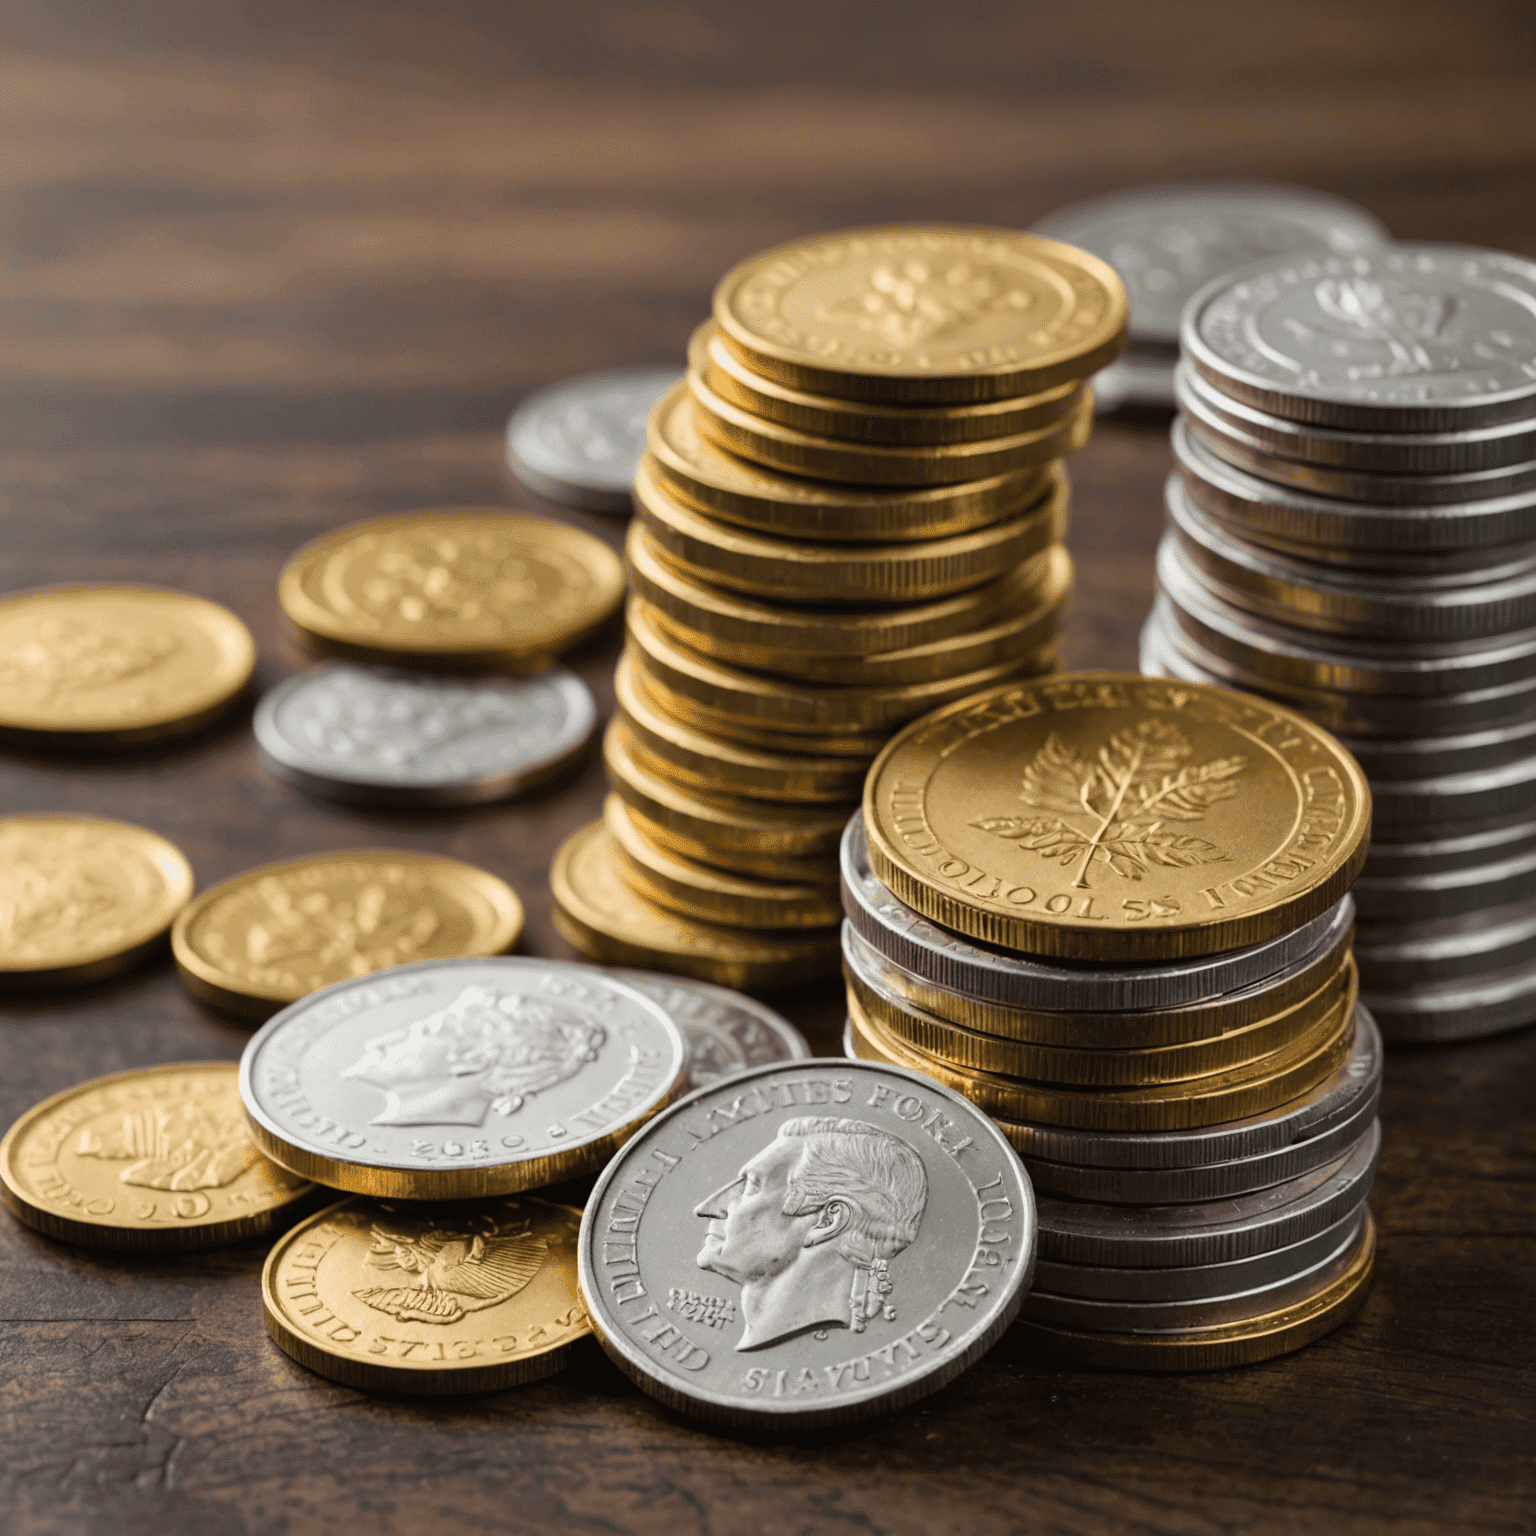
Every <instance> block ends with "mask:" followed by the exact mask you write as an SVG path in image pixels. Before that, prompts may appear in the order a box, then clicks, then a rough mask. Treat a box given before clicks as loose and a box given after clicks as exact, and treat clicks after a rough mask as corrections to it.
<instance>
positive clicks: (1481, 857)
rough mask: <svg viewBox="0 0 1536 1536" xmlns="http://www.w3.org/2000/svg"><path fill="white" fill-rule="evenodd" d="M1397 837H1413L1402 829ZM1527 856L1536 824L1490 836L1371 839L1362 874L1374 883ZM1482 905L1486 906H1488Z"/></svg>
mask: <svg viewBox="0 0 1536 1536" xmlns="http://www.w3.org/2000/svg"><path fill="white" fill-rule="evenodd" d="M1419 830H1420V831H1425V830H1434V831H1437V832H1438V831H1439V830H1440V829H1439V828H1437V827H1432V826H1431V827H1427V828H1426V827H1421V828H1420V829H1419ZM1398 835H1399V836H1400V837H1403V838H1405V839H1407V838H1412V837H1413V835H1414V834H1413V831H1412V829H1408V830H1406V831H1404V830H1402V829H1399V833H1398ZM1527 852H1536V821H1517V822H1514V823H1512V824H1509V825H1505V824H1503V823H1501V824H1500V825H1499V826H1497V827H1494V828H1493V829H1492V830H1491V831H1487V832H1473V833H1469V834H1467V835H1465V836H1461V837H1435V838H1431V839H1425V840H1422V841H1406V840H1405V841H1396V840H1394V841H1392V842H1386V841H1383V840H1382V839H1381V838H1378V837H1376V836H1372V838H1371V851H1370V853H1369V854H1368V855H1367V856H1366V860H1365V869H1364V871H1363V874H1364V875H1366V876H1367V877H1370V878H1372V879H1374V878H1376V877H1378V876H1383V875H1394V876H1395V875H1431V874H1439V873H1441V872H1448V871H1450V870H1454V869H1473V868H1477V867H1479V866H1482V865H1485V864H1493V863H1497V862H1499V861H1500V860H1503V859H1508V858H1514V857H1515V856H1516V855H1517V854H1523V853H1527ZM1482 905H1483V906H1487V902H1483V903H1482Z"/></svg>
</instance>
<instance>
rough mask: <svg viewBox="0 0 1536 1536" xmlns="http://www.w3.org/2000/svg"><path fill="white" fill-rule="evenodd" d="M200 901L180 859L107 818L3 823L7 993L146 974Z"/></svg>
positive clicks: (0, 867)
mask: <svg viewBox="0 0 1536 1536" xmlns="http://www.w3.org/2000/svg"><path fill="white" fill-rule="evenodd" d="M191 895H192V869H191V866H190V865H189V864H188V863H187V861H186V859H185V858H184V857H183V856H182V854H181V852H180V850H179V849H177V848H175V847H173V846H172V845H171V844H170V843H168V842H166V840H165V839H164V838H163V837H157V836H156V835H155V834H154V833H153V832H149V831H146V830H145V829H144V828H143V827H135V826H131V825H129V823H127V822H125V821H107V820H105V819H104V818H102V817H99V816H46V815H44V816H4V817H0V990H3V991H20V990H23V989H30V988H33V987H58V986H71V985H74V984H75V983H78V982H86V981H95V980H98V979H99V978H101V977H103V976H110V975H112V974H113V973H114V972H116V971H121V970H126V969H127V968H128V967H129V966H131V965H135V964H137V963H138V962H139V961H140V960H141V959H143V958H144V956H145V955H146V954H148V953H149V951H150V950H151V949H153V948H154V946H155V945H157V944H159V943H160V942H161V941H162V940H163V939H164V937H165V934H166V931H167V929H169V928H170V926H171V924H172V922H174V921H175V918H176V914H177V913H178V912H180V911H181V909H182V908H183V907H184V906H186V904H187V902H188V900H189V899H190V898H191Z"/></svg>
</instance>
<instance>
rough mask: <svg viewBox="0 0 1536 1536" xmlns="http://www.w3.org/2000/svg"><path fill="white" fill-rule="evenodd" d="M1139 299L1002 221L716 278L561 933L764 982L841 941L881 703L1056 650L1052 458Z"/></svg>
mask: <svg viewBox="0 0 1536 1536" xmlns="http://www.w3.org/2000/svg"><path fill="white" fill-rule="evenodd" d="M1125 318H1126V304H1125V295H1124V290H1123V289H1122V288H1121V286H1120V283H1119V280H1118V279H1117V278H1116V277H1115V275H1114V273H1113V272H1112V271H1111V270H1110V269H1109V268H1108V267H1107V266H1106V265H1105V264H1104V263H1102V262H1100V261H1098V260H1097V259H1095V258H1094V257H1092V256H1088V255H1086V254H1084V253H1082V252H1080V251H1076V250H1073V249H1072V248H1071V247H1068V246H1063V245H1059V244H1057V243H1055V242H1053V241H1048V240H1042V239H1040V238H1038V237H1035V236H1030V235H1022V234H1014V233H1009V232H1005V231H994V230H978V229H950V228H942V227H937V228H918V227H914V228H899V229H883V230H869V231H863V232H859V233H854V234H848V235H835V236H828V237H825V238H821V239H815V240H807V241H802V242H799V243H797V244H795V245H791V246H785V247H782V248H780V249H778V250H774V251H769V252H767V253H766V254H764V255H761V256H757V257H754V258H752V259H751V260H749V261H746V262H744V263H742V264H741V265H740V266H738V267H736V268H735V269H734V270H733V271H731V272H729V273H728V274H727V275H726V276H725V277H724V278H723V279H722V281H721V283H720V285H719V287H718V288H717V289H716V292H715V300H714V318H713V320H712V321H710V322H709V323H707V324H705V325H704V326H702V327H701V328H700V329H699V330H698V331H697V332H696V333H695V335H694V337H693V341H692V344H691V346H690V350H689V363H690V368H689V372H688V376H687V379H686V382H685V383H684V384H683V385H680V386H678V387H677V388H675V389H673V390H672V391H671V392H670V393H669V394H667V395H666V396H665V397H663V399H662V400H661V401H660V402H659V403H658V405H657V407H656V409H655V410H654V411H653V413H652V415H651V419H650V427H649V436H650V447H649V451H648V452H647V454H646V455H645V457H644V458H643V459H642V461H641V464H640V468H639V472H638V475H637V478H636V482H635V502H636V508H637V512H638V516H637V518H636V520H635V521H634V523H633V524H632V525H631V528H630V535H629V544H628V550H627V554H628V566H629V575H630V582H631V586H632V589H633V595H632V597H631V599H630V603H629V608H628V630H627V638H628V644H627V646H626V649H625V652H624V655H623V658H622V659H621V661H620V664H619V668H618V673H617V677H616V692H617V695H618V701H619V714H618V716H617V718H616V719H615V721H614V723H613V725H612V726H611V727H610V729H609V732H608V735H607V739H606V741H605V744H604V751H605V756H606V761H607V767H608V773H609V777H610V779H611V781H612V784H613V788H614V795H613V797H612V798H611V799H610V801H609V803H608V806H607V808H606V811H605V816H604V822H603V826H602V829H601V830H594V829H587V830H586V831H584V832H582V833H579V834H578V835H577V838H576V839H573V840H572V842H571V843H570V844H568V845H567V848H566V849H564V850H562V851H561V854H560V855H558V856H557V859H556V866H555V871H554V876H553V879H554V883H555V886H556V895H557V900H558V903H559V911H560V914H561V920H562V926H563V927H564V929H565V931H566V932H567V934H568V935H569V936H570V937H571V938H572V940H573V942H575V943H577V944H578V945H579V946H580V947H581V948H582V949H583V950H585V952H587V953H588V954H592V955H594V956H596V957H598V958H601V959H608V960H620V961H625V962H627V963H632V964H633V963H646V960H645V956H646V955H647V954H649V956H650V960H649V963H652V964H658V963H659V964H663V965H666V966H668V967H670V968H672V969H676V970H685V971H690V972H692V973H694V974H700V975H705V976H709V977H713V978H714V979H717V980H724V981H727V982H729V983H730V984H732V985H737V986H746V987H753V986H774V985H784V984H785V983H787V982H804V981H809V980H814V979H815V978H816V976H817V974H818V973H820V974H827V973H829V972H832V971H835V967H836V963H837V936H836V935H837V928H836V924H837V921H838V917H839V911H840V908H839V901H838V894H837V844H838V838H839V836H840V834H841V831H842V827H843V825H844V823H845V822H846V820H847V817H848V813H849V811H850V809H851V808H852V807H853V806H854V805H855V804H856V803H857V798H858V794H859V789H860V785H861V783H862V780H863V776H864V771H865V769H866V768H867V767H868V765H869V763H870V762H871V761H872V759H873V758H874V756H875V754H876V753H877V752H878V751H879V750H880V748H881V746H882V745H883V744H884V742H885V741H886V739H887V738H888V737H889V735H890V733H891V732H892V731H893V730H894V729H896V728H897V727H898V726H900V725H902V724H903V723H905V722H906V721H908V720H910V719H912V718H914V717H915V716H917V715H919V714H922V713H923V712H924V711H925V710H928V709H931V708H933V707H935V706H936V705H939V704H942V703H944V702H946V701H948V700H951V699H956V698H960V697H963V696H965V695H967V694H969V693H973V692H974V691H975V690H976V689H977V688H980V687H984V686H987V685H989V684H991V683H993V682H995V681H998V680H1001V679H1004V678H1014V677H1029V676H1035V675H1039V674H1041V673H1044V672H1049V671H1050V670H1052V669H1053V668H1054V666H1055V662H1056V657H1057V638H1056V637H1057V634H1058V632H1059V629H1060V625H1061V620H1062V615H1063V611H1064V608H1065V605H1066V601H1067V598H1068V595H1069V593H1070V590H1071V585H1072V566H1071V561H1070V560H1069V558H1068V556H1067V554H1066V552H1065V551H1064V550H1063V549H1062V548H1061V545H1060V542H1059V541H1060V539H1061V537H1062V534H1063V531H1064V529H1065V525H1066V512H1067V498H1068V488H1067V480H1066V476H1065V474H1064V472H1063V470H1062V468H1061V464H1060V461H1061V459H1062V458H1063V457H1064V456H1066V455H1067V454H1070V453H1073V452H1075V451H1076V450H1077V449H1078V448H1080V447H1081V446H1082V444H1083V442H1084V441H1085V440H1086V438H1087V434H1088V431H1089V426H1090V423H1091V414H1092V401H1091V397H1090V395H1089V393H1088V391H1087V390H1086V389H1085V388H1084V387H1083V380H1084V379H1085V378H1086V376H1087V375H1088V374H1090V373H1092V372H1093V371H1094V370H1095V369H1097V368H1099V367H1101V366H1103V364H1104V363H1106V362H1107V361H1109V360H1111V359H1113V358H1114V357H1115V356H1116V355H1117V354H1118V352H1119V350H1120V347H1121V345H1122V342H1123V334H1124V328H1125ZM583 871H585V874H583ZM609 872H611V873H609ZM613 875H616V876H617V882H615V881H614V880H613V878H612V876H613ZM605 876H606V877H607V881H608V886H609V887H610V889H608V890H607V891H606V892H605V891H603V890H600V889H599V882H600V881H601V880H602V879H603V878H604V877H605ZM615 883H617V884H618V885H619V886H621V887H622V890H621V891H617V892H616V891H614V890H612V889H611V887H612V886H613V885H614V884H615ZM749 950H750V951H751V952H752V953H750V954H749V953H748V951H749Z"/></svg>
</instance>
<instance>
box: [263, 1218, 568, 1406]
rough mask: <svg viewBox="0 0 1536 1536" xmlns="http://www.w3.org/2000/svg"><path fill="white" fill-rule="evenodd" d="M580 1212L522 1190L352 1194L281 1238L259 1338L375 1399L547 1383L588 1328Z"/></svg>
mask: <svg viewBox="0 0 1536 1536" xmlns="http://www.w3.org/2000/svg"><path fill="white" fill-rule="evenodd" d="M580 1228H581V1212H580V1211H578V1210H574V1209H572V1208H571V1207H570V1206H567V1205H551V1204H549V1203H548V1202H546V1201H544V1200H539V1199H536V1198H535V1197H533V1196H532V1195H512V1196H506V1197H503V1198H501V1199H494V1200H475V1201H462V1202H456V1203H422V1202H419V1201H403V1202H394V1201H384V1200H372V1199H369V1198H368V1197H367V1196H363V1195H355V1196H353V1197H352V1198H351V1199H350V1200H343V1201H342V1202H341V1203H340V1204H339V1205H333V1206H331V1207H330V1208H329V1209H328V1210H324V1211H321V1212H319V1213H318V1214H317V1215H315V1216H312V1217H310V1219H309V1220H308V1221H306V1222H303V1223H301V1224H300V1225H299V1226H297V1227H295V1228H294V1229H293V1230H292V1231H291V1232H288V1233H285V1234H284V1236H283V1237H282V1239H281V1240H280V1241H279V1242H278V1243H277V1244H276V1246H275V1247H274V1248H273V1249H272V1252H271V1253H270V1254H268V1255H267V1262H266V1265H265V1266H264V1268H263V1269H262V1272H261V1301H262V1308H263V1311H264V1312H265V1314H266V1320H267V1332H268V1333H269V1334H271V1336H272V1338H273V1339H274V1340H275V1341H276V1342H277V1344H278V1345H279V1346H280V1347H281V1348H282V1350H283V1351H284V1352H285V1353H286V1354H289V1355H291V1356H292V1357H293V1358H294V1359H295V1360H297V1361H298V1362H299V1364H300V1365H304V1366H307V1367H308V1368H309V1369H310V1370H312V1371H315V1372H317V1373H318V1374H320V1375H321V1376H329V1377H330V1378H331V1379H332V1380H333V1381H340V1382H345V1383H346V1385H348V1386H350V1387H362V1388H365V1389H367V1390H370V1391H375V1392H406V1393H420V1394H422V1395H426V1396H447V1395H449V1394H452V1393H459V1392H494V1391H498V1390H500V1389H501V1388H504V1387H515V1386H521V1385H522V1384H523V1383H524V1382H529V1381H537V1380H538V1379H539V1378H540V1377H542V1376H550V1375H553V1374H554V1372H556V1371H558V1370H559V1369H560V1368H561V1366H563V1365H564V1364H565V1363H566V1360H567V1359H568V1357H569V1354H570V1346H571V1345H572V1344H574V1343H575V1342H576V1341H577V1340H578V1339H582V1338H585V1337H586V1336H587V1334H588V1333H590V1332H591V1325H590V1324H589V1323H588V1321H587V1313H586V1309H585V1307H583V1306H582V1303H581V1298H580V1296H579V1295H578V1293H577V1290H576V1237H577V1234H578V1232H579V1231H580Z"/></svg>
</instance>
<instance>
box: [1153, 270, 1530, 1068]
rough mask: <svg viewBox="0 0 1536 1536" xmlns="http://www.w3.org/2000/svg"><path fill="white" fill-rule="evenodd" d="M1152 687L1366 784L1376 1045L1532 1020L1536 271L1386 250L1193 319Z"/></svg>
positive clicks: (1251, 278)
mask: <svg viewBox="0 0 1536 1536" xmlns="http://www.w3.org/2000/svg"><path fill="white" fill-rule="evenodd" d="M1182 343H1183V361H1182V362H1181V364H1180V367H1179V372H1178V378H1177V384H1176V389H1177V394H1178V403H1179V409H1180V416H1179V418H1178V420H1177V421H1176V422H1175V423H1174V426H1173V433H1172V436H1173V449H1174V454H1175V458H1176V461H1177V467H1176V471H1175V473H1174V474H1173V475H1171V476H1170V478H1169V480H1168V482H1167V486H1166V492H1165V499H1166V506H1167V513H1168V522H1169V526H1168V531H1167V533H1166V535H1165V536H1164V538H1163V541H1162V544H1161V546H1160V548H1159V551H1158V566H1157V570H1158V585H1159V595H1158V597H1157V599H1156V603H1155V605H1154V607H1153V610H1152V613H1151V615H1150V617H1149V618H1148V620H1147V622H1146V626H1145V628H1144V629H1143V632H1142V651H1141V664H1142V670H1143V671H1144V672H1147V673H1150V674H1153V675H1156V676H1163V677H1178V678H1184V679H1187V680H1191V681H1198V682H1207V683H1211V682H1214V683H1221V684H1226V685H1228V686H1230V687H1234V688H1241V689H1245V690H1248V691H1250V692H1253V693H1258V694H1263V695H1265V696H1267V697H1269V698H1272V699H1276V700H1278V701H1280V702H1281V703H1284V704H1288V705H1290V706H1291V707H1292V708H1294V709H1297V710H1299V711H1301V712H1302V713H1304V714H1307V715H1310V716H1311V717H1312V718H1313V719H1314V720H1316V721H1318V722H1319V723H1320V724H1322V725H1324V726H1326V727H1328V728H1329V729H1330V730H1333V731H1335V732H1336V733H1338V734H1339V735H1340V737H1341V739H1342V740H1343V742H1344V744H1345V745H1346V746H1347V747H1348V748H1349V749H1350V750H1351V751H1352V752H1353V753H1354V754H1355V756H1356V757H1357V758H1358V759H1359V761H1360V764H1361V766H1362V767H1363V768H1364V769H1365V771H1366V773H1367V774H1368V776H1369V777H1370V780H1371V789H1372V793H1373V795H1374V798H1375V814H1374V821H1373V828H1372V846H1371V854H1370V858H1369V861H1368V862H1367V864H1366V868H1365V873H1364V875H1363V877H1362V878H1361V879H1360V881H1359V882H1358V883H1357V885H1356V886H1355V893H1354V894H1355V899H1356V902H1357V905H1358V910H1359V931H1358V934H1357V938H1356V945H1355V955H1356V958H1357V960H1358V962H1359V966H1360V984H1361V993H1362V998H1363V1000H1364V1001H1365V1002H1366V1003H1367V1004H1368V1005H1369V1007H1370V1010H1371V1012H1372V1013H1373V1014H1374V1015H1375V1016H1376V1018H1377V1019H1378V1020H1379V1022H1380V1024H1381V1027H1382V1031H1383V1033H1384V1034H1385V1035H1386V1037H1387V1038H1388V1039H1389V1040H1405V1041H1434V1040H1456V1039H1467V1038H1472V1037H1475V1036H1482V1035H1488V1034H1493V1033H1495V1032H1498V1031H1500V1030H1506V1029H1513V1028H1517V1027H1519V1026H1521V1025H1524V1024H1528V1023H1530V1022H1531V1021H1532V1020H1536V264H1533V263H1531V262H1529V261H1526V260H1523V259H1522V258H1519V257H1516V256H1510V255H1504V254H1501V253H1499V252H1495V251H1485V250H1477V249H1471V248H1466V247H1458V246H1436V245H1399V246H1390V247H1385V248H1383V249H1382V250H1380V251H1378V252H1367V253H1361V254H1357V255H1354V256H1351V257H1337V258H1322V257H1317V258H1297V259H1289V260H1286V259H1276V260H1272V261H1267V262H1264V263H1259V264H1255V265H1253V266H1250V267H1247V268H1245V269H1243V271H1242V272H1241V273H1238V274H1235V275H1233V276H1231V277H1228V278H1223V279H1219V280H1217V281H1216V282H1213V283H1212V284H1210V285H1208V286H1207V287H1206V288H1204V289H1202V290H1201V292H1200V293H1199V294H1197V295H1196V296H1195V297H1194V298H1193V299H1192V300H1191V301H1190V303H1189V306H1188V307H1187V308H1186V310H1185V313H1184V320H1183V333H1182Z"/></svg>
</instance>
